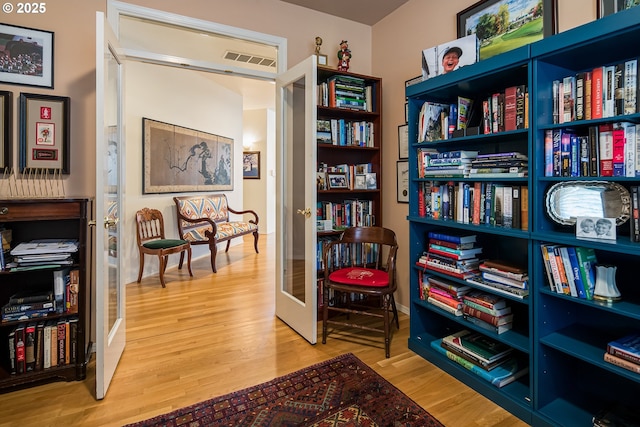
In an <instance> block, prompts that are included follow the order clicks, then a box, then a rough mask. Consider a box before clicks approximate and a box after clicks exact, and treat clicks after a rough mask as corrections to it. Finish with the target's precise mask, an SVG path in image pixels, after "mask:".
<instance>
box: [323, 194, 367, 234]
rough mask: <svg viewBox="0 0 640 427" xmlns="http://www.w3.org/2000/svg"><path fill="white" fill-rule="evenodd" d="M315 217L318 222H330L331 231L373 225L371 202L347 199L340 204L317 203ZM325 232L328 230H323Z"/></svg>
mask: <svg viewBox="0 0 640 427" xmlns="http://www.w3.org/2000/svg"><path fill="white" fill-rule="evenodd" d="M316 217H317V219H318V220H320V221H330V223H331V228H332V229H333V230H340V229H344V228H347V227H368V226H373V225H375V215H374V210H373V200H359V199H349V200H344V201H343V202H342V203H338V202H330V201H326V200H325V201H319V202H317V210H316ZM325 231H328V230H326V228H325Z"/></svg>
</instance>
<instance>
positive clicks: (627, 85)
mask: <svg viewBox="0 0 640 427" xmlns="http://www.w3.org/2000/svg"><path fill="white" fill-rule="evenodd" d="M624 65H625V68H624V95H623V97H624V108H623V111H622V112H621V113H620V114H635V113H636V112H637V111H638V89H639V88H638V59H637V58H636V59H630V60H628V61H626V62H625V64H624Z"/></svg>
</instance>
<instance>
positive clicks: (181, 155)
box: [142, 117, 233, 194]
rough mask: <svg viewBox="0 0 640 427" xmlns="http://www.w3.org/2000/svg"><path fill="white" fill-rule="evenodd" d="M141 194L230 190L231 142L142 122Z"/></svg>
mask: <svg viewBox="0 0 640 427" xmlns="http://www.w3.org/2000/svg"><path fill="white" fill-rule="evenodd" d="M142 140H143V150H142V158H143V168H142V169H143V180H142V192H143V193H144V194H155V193H186V192H189V191H225V190H233V138H228V137H225V136H220V135H215V134H212V133H207V132H202V131H199V130H194V129H189V128H185V127H182V126H177V125H172V124H169V123H164V122H160V121H157V120H152V119H148V118H146V117H143V118H142Z"/></svg>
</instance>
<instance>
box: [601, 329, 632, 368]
mask: <svg viewBox="0 0 640 427" xmlns="http://www.w3.org/2000/svg"><path fill="white" fill-rule="evenodd" d="M607 353H609V354H612V355H614V356H617V357H620V358H622V359H625V360H628V361H629V362H632V363H636V364H640V334H630V335H626V336H624V337H622V338H618V339H616V340H613V341H610V342H609V343H607Z"/></svg>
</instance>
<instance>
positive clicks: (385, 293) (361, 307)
mask: <svg viewBox="0 0 640 427" xmlns="http://www.w3.org/2000/svg"><path fill="white" fill-rule="evenodd" d="M397 250H398V243H397V241H396V235H395V233H394V232H393V231H392V230H389V229H388V228H383V227H352V228H348V229H346V230H345V231H344V232H343V233H342V235H341V236H340V238H339V239H338V240H336V241H333V242H331V243H329V244H328V245H327V246H326V247H325V249H324V252H323V260H324V266H325V269H324V285H323V293H322V294H323V295H322V299H323V310H322V343H323V344H326V342H327V325H329V324H332V325H341V326H346V327H352V328H358V329H363V330H368V331H374V332H381V333H382V334H384V347H385V356H386V357H387V358H388V357H390V352H389V347H390V343H391V322H392V321H393V320H395V324H396V327H398V328H400V323H399V321H398V310H397V309H396V303H395V299H394V298H393V293H394V292H395V291H396V288H397V284H396V252H397ZM385 254H386V262H384V263H383V261H384V260H385V258H384V255H385ZM358 299H360V300H358ZM329 312H337V313H341V314H346V319H345V320H341V319H342V318H343V316H342V315H341V314H340V315H334V316H331V317H329ZM350 314H358V315H364V316H373V317H376V318H378V320H379V319H380V318H382V320H383V327H382V329H381V328H380V327H376V324H375V323H373V324H370V323H367V324H363V323H362V322H360V323H353V322H351V321H350ZM391 316H393V319H392V318H391Z"/></svg>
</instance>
